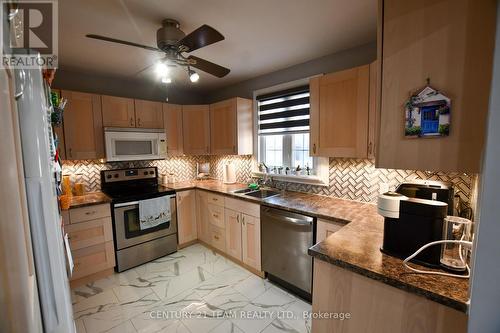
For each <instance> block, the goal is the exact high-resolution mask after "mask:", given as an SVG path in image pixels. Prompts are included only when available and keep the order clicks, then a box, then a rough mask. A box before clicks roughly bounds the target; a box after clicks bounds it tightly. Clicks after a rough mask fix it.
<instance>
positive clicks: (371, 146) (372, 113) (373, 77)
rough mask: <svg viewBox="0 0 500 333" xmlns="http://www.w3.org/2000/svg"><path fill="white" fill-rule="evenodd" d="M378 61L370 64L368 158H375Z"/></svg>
mask: <svg viewBox="0 0 500 333" xmlns="http://www.w3.org/2000/svg"><path fill="white" fill-rule="evenodd" d="M379 67H380V65H379V62H378V61H374V62H372V63H371V64H370V99H369V105H368V158H372V159H373V158H375V151H376V145H377V128H378V110H377V105H378V104H377V103H378V102H379V98H378V96H379V84H378V81H377V80H378V72H379Z"/></svg>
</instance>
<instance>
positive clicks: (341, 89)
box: [310, 65, 369, 158]
mask: <svg viewBox="0 0 500 333" xmlns="http://www.w3.org/2000/svg"><path fill="white" fill-rule="evenodd" d="M368 95H369V66H368V65H365V66H360V67H355V68H351V69H347V70H344V71H340V72H336V73H331V74H326V75H323V76H318V77H315V78H312V79H311V81H310V104H311V110H310V112H311V114H310V118H311V120H310V122H311V123H310V124H311V141H310V151H311V152H312V154H311V155H312V156H327V157H356V158H366V157H367V140H368Z"/></svg>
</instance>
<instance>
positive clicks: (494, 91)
mask: <svg viewBox="0 0 500 333" xmlns="http://www.w3.org/2000/svg"><path fill="white" fill-rule="evenodd" d="M497 17H500V6H498V7H497ZM494 61H495V62H494V68H493V84H492V87H491V97H490V111H489V116H488V133H487V139H486V150H485V158H484V161H483V162H484V164H483V172H482V179H481V182H482V186H481V190H480V192H479V225H478V230H477V232H476V235H475V238H476V239H475V240H476V242H475V249H474V267H473V270H472V280H471V285H472V286H471V305H470V314H469V327H468V331H469V332H481V333H489V332H500V316H499V314H500V283H498V282H499V281H500V206H499V205H498V203H499V196H498V189H499V188H500V145H499V143H500V130H499V129H500V20H497V32H496V46H495V58H494Z"/></svg>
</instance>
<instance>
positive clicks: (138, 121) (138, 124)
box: [137, 118, 142, 127]
mask: <svg viewBox="0 0 500 333" xmlns="http://www.w3.org/2000/svg"><path fill="white" fill-rule="evenodd" d="M137 126H139V127H142V125H141V118H137Z"/></svg>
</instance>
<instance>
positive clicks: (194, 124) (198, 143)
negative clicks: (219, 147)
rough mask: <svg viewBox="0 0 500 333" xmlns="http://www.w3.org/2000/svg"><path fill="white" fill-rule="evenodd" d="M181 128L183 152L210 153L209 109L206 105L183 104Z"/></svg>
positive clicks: (192, 153) (189, 153)
mask: <svg viewBox="0 0 500 333" xmlns="http://www.w3.org/2000/svg"><path fill="white" fill-rule="evenodd" d="M182 128H183V146H184V153H185V154H188V155H207V154H209V153H210V110H209V106H208V105H183V106H182Z"/></svg>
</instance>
